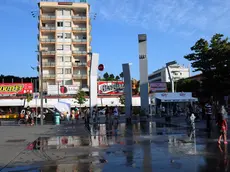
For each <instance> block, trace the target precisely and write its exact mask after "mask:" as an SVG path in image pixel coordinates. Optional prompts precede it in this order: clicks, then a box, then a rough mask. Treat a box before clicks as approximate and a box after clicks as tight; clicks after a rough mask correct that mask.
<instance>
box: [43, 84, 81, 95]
mask: <svg viewBox="0 0 230 172" xmlns="http://www.w3.org/2000/svg"><path fill="white" fill-rule="evenodd" d="M79 88H80V86H78V85H64V86H63V85H48V87H47V94H48V95H64V94H77V92H78V90H79Z"/></svg>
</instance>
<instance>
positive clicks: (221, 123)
mask: <svg viewBox="0 0 230 172" xmlns="http://www.w3.org/2000/svg"><path fill="white" fill-rule="evenodd" d="M217 125H218V128H219V131H220V136H219V139H218V144H220V142H221V139H222V137H223V140H224V144H228V142H227V122H226V120H225V119H224V117H223V115H222V114H219V119H218V121H217Z"/></svg>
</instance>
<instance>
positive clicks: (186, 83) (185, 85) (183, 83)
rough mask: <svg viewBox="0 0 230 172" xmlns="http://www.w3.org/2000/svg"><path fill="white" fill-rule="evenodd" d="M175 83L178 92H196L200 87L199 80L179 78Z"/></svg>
mask: <svg viewBox="0 0 230 172" xmlns="http://www.w3.org/2000/svg"><path fill="white" fill-rule="evenodd" d="M175 85H176V86H177V88H176V91H178V92H197V91H199V89H200V82H199V81H196V80H191V79H181V80H179V81H177V82H175Z"/></svg>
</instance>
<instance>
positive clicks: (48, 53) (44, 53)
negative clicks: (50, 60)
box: [42, 50, 55, 55]
mask: <svg viewBox="0 0 230 172" xmlns="http://www.w3.org/2000/svg"><path fill="white" fill-rule="evenodd" d="M42 55H55V51H47V50H45V51H42Z"/></svg>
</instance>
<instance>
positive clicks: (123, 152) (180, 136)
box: [3, 122, 229, 172]
mask: <svg viewBox="0 0 230 172" xmlns="http://www.w3.org/2000/svg"><path fill="white" fill-rule="evenodd" d="M191 134H192V133H191V131H190V130H188V128H186V127H180V126H175V125H170V124H167V125H166V124H160V123H155V122H142V123H136V124H133V125H126V124H118V125H115V126H112V125H106V124H98V125H97V124H94V125H90V126H89V135H88V136H83V137H79V136H73V135H72V136H55V137H41V138H38V139H37V140H35V141H34V142H33V143H31V144H30V145H28V147H27V150H25V151H24V152H23V153H21V154H20V155H19V156H18V157H17V158H16V159H15V160H14V162H12V163H11V164H10V166H12V168H11V169H10V168H8V169H5V171H42V172H52V171H59V172H64V171H65V172H67V171H70V172H72V171H82V172H87V171H109V172H112V171H114V172H117V171H121V172H122V171H127V170H131V171H132V172H135V171H144V172H152V171H157V172H158V171H169V170H170V171H178V170H179V171H199V172H203V171H228V162H229V159H228V147H227V146H226V145H221V146H219V147H218V145H217V144H216V140H213V139H208V138H207V137H206V136H204V135H203V131H197V132H196V135H195V136H196V137H190V136H191ZM25 164H26V165H27V166H26V165H25ZM34 164H35V165H34ZM14 167H17V168H14ZM23 168H24V169H23ZM26 168H27V169H26ZM3 171H4V170H3Z"/></svg>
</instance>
